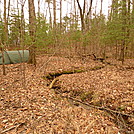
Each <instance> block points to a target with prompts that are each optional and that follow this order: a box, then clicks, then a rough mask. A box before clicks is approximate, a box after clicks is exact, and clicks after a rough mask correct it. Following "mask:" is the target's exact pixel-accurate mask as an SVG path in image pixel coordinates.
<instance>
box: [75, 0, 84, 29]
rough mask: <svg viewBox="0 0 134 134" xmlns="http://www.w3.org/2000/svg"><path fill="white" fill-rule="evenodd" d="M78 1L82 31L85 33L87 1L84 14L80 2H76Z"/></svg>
mask: <svg viewBox="0 0 134 134" xmlns="http://www.w3.org/2000/svg"><path fill="white" fill-rule="evenodd" d="M76 1H77V4H78V8H79V11H80V18H81V30H82V32H84V30H85V22H84V14H85V0H84V5H83V12H82V8H81V6H80V2H79V0H76Z"/></svg>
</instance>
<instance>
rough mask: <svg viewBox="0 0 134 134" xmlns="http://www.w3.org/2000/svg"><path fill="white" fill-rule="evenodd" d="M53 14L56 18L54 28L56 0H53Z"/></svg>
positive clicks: (54, 26)
mask: <svg viewBox="0 0 134 134" xmlns="http://www.w3.org/2000/svg"><path fill="white" fill-rule="evenodd" d="M53 14H54V20H53V28H54V29H55V28H56V0H53Z"/></svg>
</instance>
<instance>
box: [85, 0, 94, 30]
mask: <svg viewBox="0 0 134 134" xmlns="http://www.w3.org/2000/svg"><path fill="white" fill-rule="evenodd" d="M92 4H93V0H90V6H89V10H88V12H87V16H86V17H87V18H86V23H87V26H86V28H87V30H89V27H90V20H91V11H92Z"/></svg>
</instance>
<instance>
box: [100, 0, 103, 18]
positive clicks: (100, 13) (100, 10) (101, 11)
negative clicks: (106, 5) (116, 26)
mask: <svg viewBox="0 0 134 134" xmlns="http://www.w3.org/2000/svg"><path fill="white" fill-rule="evenodd" d="M102 3H103V0H101V9H100V15H102Z"/></svg>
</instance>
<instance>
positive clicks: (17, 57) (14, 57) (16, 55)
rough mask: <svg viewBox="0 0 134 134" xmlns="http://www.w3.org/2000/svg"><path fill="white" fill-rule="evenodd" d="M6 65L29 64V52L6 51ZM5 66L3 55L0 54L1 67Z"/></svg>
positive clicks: (4, 53)
mask: <svg viewBox="0 0 134 134" xmlns="http://www.w3.org/2000/svg"><path fill="white" fill-rule="evenodd" d="M3 55H4V64H16V63H22V62H27V61H28V58H29V51H28V50H16V51H4V52H3ZM2 64H3V58H2V53H0V65H2Z"/></svg>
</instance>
